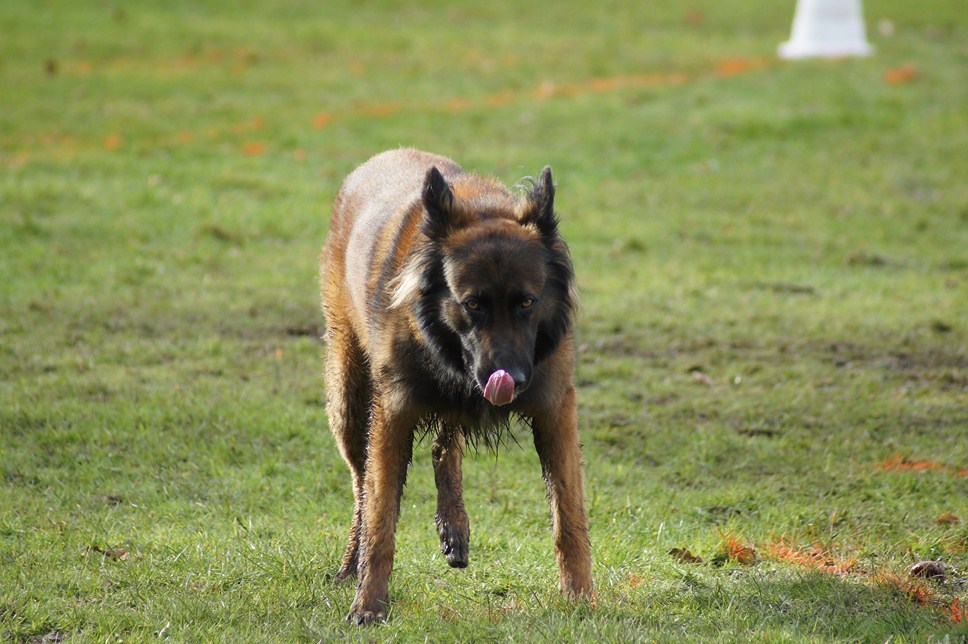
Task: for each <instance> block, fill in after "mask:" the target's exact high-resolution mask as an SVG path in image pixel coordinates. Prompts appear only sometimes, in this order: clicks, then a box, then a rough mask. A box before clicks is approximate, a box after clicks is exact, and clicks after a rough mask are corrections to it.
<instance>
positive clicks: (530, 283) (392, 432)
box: [320, 149, 592, 625]
mask: <svg viewBox="0 0 968 644" xmlns="http://www.w3.org/2000/svg"><path fill="white" fill-rule="evenodd" d="M526 190H527V193H526V194H515V193H514V192H512V191H511V190H509V189H508V188H507V187H505V186H504V185H503V184H501V183H500V182H498V181H496V180H494V179H490V178H487V177H484V176H481V175H478V174H473V173H469V172H465V171H464V170H463V169H462V168H461V167H460V166H459V165H457V164H456V163H455V162H454V161H451V160H450V159H447V158H445V157H441V156H437V155H433V154H429V153H426V152H421V151H418V150H414V149H399V150H391V151H387V152H383V153H381V154H378V155H376V156H374V157H373V158H371V159H370V160H368V161H366V162H365V163H364V164H363V165H361V166H360V167H358V168H357V169H356V170H354V171H353V172H352V173H351V174H350V175H349V176H348V177H347V178H346V180H345V181H344V182H343V185H342V187H341V188H340V191H339V193H338V195H337V197H336V201H335V204H334V206H333V213H332V220H331V225H330V230H329V234H328V236H327V239H326V243H325V246H324V247H323V252H322V256H321V273H320V274H321V278H320V286H321V295H322V302H323V313H324V316H325V319H326V335H325V339H326V344H327V355H326V365H325V381H326V392H327V414H328V417H329V426H330V430H331V431H332V433H333V436H334V437H335V439H336V442H337V444H338V446H339V449H340V453H341V454H342V457H343V459H344V460H345V461H346V463H347V465H348V466H349V469H350V473H351V475H352V479H353V498H354V502H353V518H352V524H351V527H350V534H349V541H348V543H347V546H346V551H345V554H344V555H343V561H342V564H341V566H340V568H339V570H338V572H337V573H336V580H338V581H342V580H345V579H349V578H352V577H353V576H356V577H357V580H358V581H357V589H356V597H355V599H354V600H353V604H352V607H351V608H350V611H349V615H348V616H347V619H348V620H349V621H351V622H355V623H357V624H361V625H365V624H370V623H372V622H376V621H382V620H385V619H386V615H387V608H388V602H389V579H390V572H391V569H392V567H393V555H394V548H395V544H394V533H395V530H396V524H397V518H398V517H399V514H400V499H401V496H402V494H403V486H404V483H405V481H406V474H407V467H408V466H409V464H410V460H411V457H412V454H413V443H414V438H415V435H416V432H417V431H418V430H420V429H424V430H426V431H429V432H430V433H431V435H433V437H434V440H433V445H432V448H431V449H432V456H433V467H434V478H435V481H436V484H437V514H436V517H435V519H436V525H437V532H438V535H439V537H440V548H441V551H442V552H443V554H444V555H445V556H446V560H447V563H448V564H449V565H450V566H452V567H455V568H463V567H465V566H467V563H468V546H469V541H470V527H469V522H468V518H467V512H466V510H465V508H464V502H463V498H462V483H461V459H462V455H463V450H464V448H465V444H466V442H469V443H471V444H473V445H476V444H477V443H478V442H479V441H483V442H484V443H485V444H487V445H496V444H498V443H500V437H501V436H502V432H503V431H506V430H507V429H508V426H509V422H510V421H511V420H513V419H523V420H524V421H525V422H526V423H527V424H529V425H530V428H531V430H532V434H533V437H534V446H535V449H536V450H537V453H538V456H539V460H540V462H541V469H542V472H543V476H544V480H545V484H546V489H547V496H548V499H549V502H550V505H551V520H552V532H553V539H554V547H555V553H556V556H557V561H558V570H559V588H560V590H561V591H562V592H563V593H564V594H566V595H567V596H569V597H578V596H587V595H590V594H591V592H592V576H591V545H590V542H589V538H588V519H587V514H586V511H585V498H584V474H583V467H584V465H583V459H582V453H581V445H580V444H579V437H578V412H577V398H576V392H575V385H574V371H575V348H574V339H573V330H572V328H573V317H574V312H575V308H576V306H577V295H576V291H575V286H574V280H575V278H574V270H573V267H572V263H571V259H570V256H569V252H568V247H567V245H566V244H565V242H564V240H563V239H562V237H561V235H560V234H559V231H558V219H557V216H556V214H555V211H554V197H555V185H554V181H553V179H552V175H551V169H550V168H548V167H546V168H545V169H544V170H543V171H542V173H541V176H540V177H539V178H538V179H537V180H531V182H530V188H529V189H527V188H526ZM465 439H466V442H465Z"/></svg>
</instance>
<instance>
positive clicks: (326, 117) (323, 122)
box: [313, 112, 333, 128]
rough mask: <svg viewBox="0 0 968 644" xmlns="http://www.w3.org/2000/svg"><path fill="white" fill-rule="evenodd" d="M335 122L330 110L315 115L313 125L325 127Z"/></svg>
mask: <svg viewBox="0 0 968 644" xmlns="http://www.w3.org/2000/svg"><path fill="white" fill-rule="evenodd" d="M332 122H333V115H332V114H330V113H329V112H319V113H317V114H316V116H314V117H313V127H315V128H323V127H326V126H327V125H329V124H330V123H332Z"/></svg>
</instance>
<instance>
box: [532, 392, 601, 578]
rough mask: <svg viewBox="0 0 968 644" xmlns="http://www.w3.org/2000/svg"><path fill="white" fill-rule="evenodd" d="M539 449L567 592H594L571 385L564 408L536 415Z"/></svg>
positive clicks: (559, 565)
mask: <svg viewBox="0 0 968 644" xmlns="http://www.w3.org/2000/svg"><path fill="white" fill-rule="evenodd" d="M533 428H534V446H535V449H536V450H537V451H538V458H539V459H540V460H541V469H542V471H543V473H544V479H545V485H546V486H547V489H548V501H549V502H550V504H551V521H552V529H553V533H554V540H555V554H556V556H557V558H558V573H559V576H560V585H559V587H560V588H561V592H563V593H565V594H566V595H569V596H578V595H590V594H591V592H592V557H591V543H590V542H589V539H588V516H587V515H586V513H585V484H584V476H583V473H582V456H581V444H580V443H579V440H578V405H577V396H576V394H575V389H574V387H569V389H568V390H567V392H566V393H565V395H564V396H563V398H562V400H561V401H560V405H558V406H557V407H555V408H553V409H549V410H548V411H546V412H545V413H541V414H537V415H535V416H534V423H533Z"/></svg>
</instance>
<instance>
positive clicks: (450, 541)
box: [431, 423, 471, 568]
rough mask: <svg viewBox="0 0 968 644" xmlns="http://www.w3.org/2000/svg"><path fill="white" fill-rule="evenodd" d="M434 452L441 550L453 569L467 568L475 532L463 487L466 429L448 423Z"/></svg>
mask: <svg viewBox="0 0 968 644" xmlns="http://www.w3.org/2000/svg"><path fill="white" fill-rule="evenodd" d="M431 451H432V453H433V457H434V481H435V482H436V483H437V516H436V517H435V519H436V523H437V534H438V535H439V536H440V551H441V552H443V553H444V556H445V557H446V558H447V565H448V566H450V567H451V568H466V567H467V556H468V549H469V547H470V535H471V529H470V522H469V521H468V519H467V510H466V509H465V508H464V498H463V489H462V486H461V478H462V477H461V459H462V458H463V457H464V430H463V427H461V426H460V425H448V424H446V423H444V425H443V427H442V429H441V431H440V435H439V436H437V438H436V439H435V440H434V446H433V448H432V450H431Z"/></svg>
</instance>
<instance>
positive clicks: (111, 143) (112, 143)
mask: <svg viewBox="0 0 968 644" xmlns="http://www.w3.org/2000/svg"><path fill="white" fill-rule="evenodd" d="M121 143H122V139H121V135H120V134H109V135H108V136H107V138H105V139H104V147H105V149H108V150H111V151H112V152H113V151H115V150H117V149H118V148H120V147H121Z"/></svg>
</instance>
